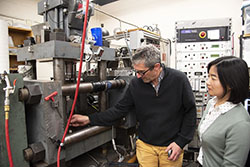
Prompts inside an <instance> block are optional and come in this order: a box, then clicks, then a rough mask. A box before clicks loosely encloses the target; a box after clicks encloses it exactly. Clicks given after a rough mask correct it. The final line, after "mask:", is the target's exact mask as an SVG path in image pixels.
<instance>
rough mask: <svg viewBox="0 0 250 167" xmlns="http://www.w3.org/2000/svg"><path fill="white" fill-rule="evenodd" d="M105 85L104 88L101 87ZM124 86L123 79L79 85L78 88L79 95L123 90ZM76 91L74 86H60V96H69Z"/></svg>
mask: <svg viewBox="0 0 250 167" xmlns="http://www.w3.org/2000/svg"><path fill="white" fill-rule="evenodd" d="M102 84H105V86H102ZM96 85H101V86H99V87H98V86H96ZM125 85H126V82H125V81H124V80H123V79H118V80H108V81H103V82H95V83H81V84H80V86H79V93H89V92H94V91H103V90H105V89H115V88H123V87H124V86H125ZM75 89H76V84H67V85H63V86H62V94H63V95H69V94H72V93H74V91H75Z"/></svg>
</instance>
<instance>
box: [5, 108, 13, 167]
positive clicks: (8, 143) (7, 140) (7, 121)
mask: <svg viewBox="0 0 250 167" xmlns="http://www.w3.org/2000/svg"><path fill="white" fill-rule="evenodd" d="M5 140H6V146H7V152H8V158H9V165H10V167H13V160H12V155H11V149H10V137H9V114H8V112H7V113H5Z"/></svg>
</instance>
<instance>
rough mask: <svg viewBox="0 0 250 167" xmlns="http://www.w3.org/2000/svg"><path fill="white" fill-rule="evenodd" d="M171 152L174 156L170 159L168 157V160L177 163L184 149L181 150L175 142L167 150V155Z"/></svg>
mask: <svg viewBox="0 0 250 167" xmlns="http://www.w3.org/2000/svg"><path fill="white" fill-rule="evenodd" d="M169 150H172V154H171V156H170V157H168V160H170V161H175V160H177V159H178V158H179V155H180V154H181V152H182V149H181V148H180V146H178V145H177V144H176V143H175V142H173V143H171V144H170V145H169V146H168V147H167V149H166V150H165V151H166V152H167V153H168V151H169Z"/></svg>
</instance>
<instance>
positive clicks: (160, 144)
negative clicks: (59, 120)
mask: <svg viewBox="0 0 250 167" xmlns="http://www.w3.org/2000/svg"><path fill="white" fill-rule="evenodd" d="M132 64H133V68H134V70H135V73H136V77H135V78H133V79H132V80H131V82H130V84H129V87H128V89H127V91H126V93H125V95H124V97H123V98H122V99H121V100H120V101H119V102H118V103H117V104H116V105H115V106H114V107H112V108H109V109H107V111H105V112H101V113H94V114H92V115H89V116H82V115H77V114H75V115H73V117H72V120H71V125H72V126H82V125H86V124H89V123H90V124H91V125H106V126H109V125H111V122H114V120H118V119H121V118H122V117H124V116H126V114H127V113H128V112H129V111H131V110H132V109H135V112H136V118H137V120H138V122H139V128H138V135H139V139H138V140H137V141H136V155H137V159H138V162H139V164H140V167H170V166H171V167H181V166H182V159H183V147H184V146H185V145H186V144H188V143H189V142H190V141H191V140H192V138H193V134H194V131H195V125H196V107H195V100H194V96H193V92H192V89H191V86H190V83H189V81H188V79H187V77H186V75H185V74H184V73H182V72H180V71H177V70H174V69H171V68H168V67H165V66H164V65H163V64H161V59H160V51H159V50H158V49H157V48H156V47H155V46H153V45H147V46H143V47H141V48H139V49H137V50H136V53H135V54H134V56H133V57H132Z"/></svg>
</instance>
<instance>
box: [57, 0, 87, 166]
mask: <svg viewBox="0 0 250 167" xmlns="http://www.w3.org/2000/svg"><path fill="white" fill-rule="evenodd" d="M88 10H89V0H86V10H85V17H84V25H83V33H82V45H81V56H80V65H79V71H78V77H77V85H76V91H75V97H74V102H73V105H72V108H71V112H70V116H69V119H68V122H67V125H66V128H65V131H64V134H63V137H62V140H61V144H62V143H63V142H64V139H65V137H66V134H67V132H68V129H69V124H70V120H71V118H72V115H73V112H74V109H75V105H76V101H77V96H78V91H79V85H80V80H81V72H82V60H83V52H84V43H85V36H86V29H87V20H88ZM61 144H60V146H59V148H58V152H57V167H60V153H61Z"/></svg>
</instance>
